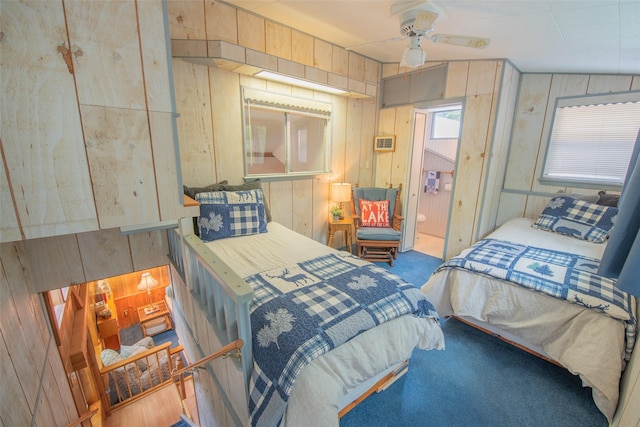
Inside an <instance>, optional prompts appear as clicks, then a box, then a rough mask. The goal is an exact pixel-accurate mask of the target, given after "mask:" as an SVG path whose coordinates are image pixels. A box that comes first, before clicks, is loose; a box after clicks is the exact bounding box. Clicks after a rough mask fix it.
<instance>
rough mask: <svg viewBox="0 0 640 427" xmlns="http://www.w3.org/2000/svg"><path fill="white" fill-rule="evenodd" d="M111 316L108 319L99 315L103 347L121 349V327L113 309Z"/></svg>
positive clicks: (98, 323)
mask: <svg viewBox="0 0 640 427" xmlns="http://www.w3.org/2000/svg"><path fill="white" fill-rule="evenodd" d="M111 313H112V314H111V317H108V318H106V319H104V318H102V317H100V316H98V320H97V325H98V333H99V334H100V338H101V339H102V347H103V348H110V349H112V350H116V351H120V329H119V328H118V318H117V317H116V316H115V314H114V313H115V311H111Z"/></svg>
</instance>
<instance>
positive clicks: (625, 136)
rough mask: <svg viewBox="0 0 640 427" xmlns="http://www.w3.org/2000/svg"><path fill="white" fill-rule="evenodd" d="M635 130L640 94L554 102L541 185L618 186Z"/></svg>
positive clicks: (638, 121)
mask: <svg viewBox="0 0 640 427" xmlns="http://www.w3.org/2000/svg"><path fill="white" fill-rule="evenodd" d="M639 131H640V92H625V93H623V94H607V95H602V96H591V97H581V98H563V99H558V101H557V102H556V109H555V115H554V118H553V124H552V130H551V135H550V137H549V143H548V146H547V154H546V158H545V163H544V168H543V172H542V177H541V179H540V180H541V182H543V183H546V184H555V185H571V186H576V187H580V186H591V187H593V186H594V185H596V186H604V187H607V188H620V187H621V186H622V184H623V183H624V179H625V175H626V173H627V168H628V166H629V160H630V158H631V155H632V153H633V150H634V147H635V144H636V140H637V138H638V132H639Z"/></svg>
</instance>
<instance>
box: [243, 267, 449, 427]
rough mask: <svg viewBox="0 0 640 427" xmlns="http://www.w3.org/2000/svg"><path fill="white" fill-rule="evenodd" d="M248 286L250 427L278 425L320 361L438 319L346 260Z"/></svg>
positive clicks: (385, 275) (389, 276)
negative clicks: (408, 320)
mask: <svg viewBox="0 0 640 427" xmlns="http://www.w3.org/2000/svg"><path fill="white" fill-rule="evenodd" d="M245 281H246V282H247V283H249V284H250V285H251V286H252V287H253V289H254V291H255V293H254V299H253V301H252V302H251V308H250V310H251V325H252V327H251V328H252V334H253V358H254V361H253V373H252V375H251V381H250V385H249V414H250V417H251V423H252V425H264V426H275V425H279V423H280V420H281V419H282V416H283V415H284V411H285V407H286V403H287V401H288V399H289V395H290V393H291V390H292V388H293V384H294V381H295V378H296V376H297V375H298V373H299V372H300V370H301V369H302V368H303V367H304V366H305V365H307V364H308V363H309V362H311V361H312V360H313V359H315V358H316V357H318V356H321V355H322V354H324V353H326V352H328V351H329V350H331V349H333V348H335V347H337V346H339V345H340V344H342V343H345V342H347V341H349V340H350V339H352V338H353V337H355V336H356V335H358V334H360V333H362V332H365V331H366V330H368V329H370V328H373V327H374V326H376V325H378V324H381V323H383V322H386V321H388V320H391V319H394V318H396V317H399V316H402V315H404V314H411V313H412V314H413V315H416V316H422V317H432V318H435V319H437V318H438V314H437V313H436V310H435V308H434V307H433V305H432V304H431V303H430V302H429V301H428V300H427V299H426V298H425V296H424V295H423V294H422V292H420V290H419V289H418V288H416V287H415V286H413V285H412V284H410V283H408V282H406V281H404V280H402V279H401V278H400V277H398V276H396V275H394V274H393V273H390V272H389V271H387V270H385V269H383V268H381V267H377V266H375V265H374V264H370V263H363V262H362V260H360V259H359V258H356V257H354V256H351V255H348V254H345V255H342V254H331V255H326V256H322V257H318V258H314V259H311V260H308V261H305V262H301V263H298V264H292V265H290V266H288V267H286V268H277V269H274V270H269V271H264V272H262V273H258V274H255V275H253V276H250V277H248V278H245Z"/></svg>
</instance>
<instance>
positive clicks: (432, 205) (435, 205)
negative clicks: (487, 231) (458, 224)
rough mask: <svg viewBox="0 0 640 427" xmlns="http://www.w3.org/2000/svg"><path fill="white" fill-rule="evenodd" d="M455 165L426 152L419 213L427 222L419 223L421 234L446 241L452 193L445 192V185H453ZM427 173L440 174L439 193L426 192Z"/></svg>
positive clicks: (433, 153)
mask: <svg viewBox="0 0 640 427" xmlns="http://www.w3.org/2000/svg"><path fill="white" fill-rule="evenodd" d="M454 164H455V163H454V162H453V161H451V160H449V159H448V158H446V157H444V156H442V155H440V154H437V153H435V152H432V151H430V150H426V151H425V154H424V160H423V167H422V186H421V189H420V202H419V204H418V206H419V207H418V213H421V214H424V215H425V217H426V221H422V222H418V232H419V233H425V234H429V235H432V236H436V237H440V238H443V239H444V236H445V232H446V230H447V218H448V214H449V204H450V200H451V191H445V185H446V184H449V185H452V183H453V174H452V172H453V168H454ZM427 171H439V172H440V186H439V187H438V192H437V193H427V192H425V187H426V176H427Z"/></svg>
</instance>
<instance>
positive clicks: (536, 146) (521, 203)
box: [496, 74, 640, 225]
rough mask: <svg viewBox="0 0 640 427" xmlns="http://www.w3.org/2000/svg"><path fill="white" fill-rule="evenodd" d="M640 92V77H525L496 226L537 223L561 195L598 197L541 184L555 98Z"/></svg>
mask: <svg viewBox="0 0 640 427" xmlns="http://www.w3.org/2000/svg"><path fill="white" fill-rule="evenodd" d="M630 90H640V75H635V76H632V75H589V74H524V75H523V76H522V80H521V82H520V96H519V98H518V102H517V105H515V117H514V126H513V134H512V136H511V147H510V151H509V157H508V159H507V161H506V175H505V179H504V188H503V189H502V191H501V192H496V194H499V195H500V196H499V197H500V199H499V207H498V210H497V212H498V216H497V223H498V225H499V224H502V223H503V222H505V221H506V220H508V219H510V218H513V217H525V218H537V217H538V215H540V212H542V210H543V209H544V207H545V206H546V204H547V202H548V201H549V199H550V198H551V196H552V195H553V194H555V193H556V192H557V191H559V190H563V191H566V192H572V191H573V192H580V193H581V194H594V193H597V192H598V191H599V190H601V189H598V188H593V189H586V188H580V189H572V188H569V187H560V186H552V185H543V184H540V182H539V181H538V178H539V177H540V176H541V174H542V167H543V163H544V156H545V153H546V150H547V143H548V140H549V133H550V132H551V122H552V120H553V114H554V108H555V102H556V99H557V98H559V97H567V96H584V95H593V94H599V93H609V92H625V91H630Z"/></svg>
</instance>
